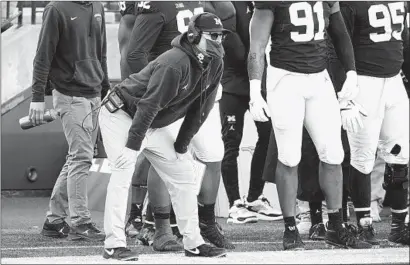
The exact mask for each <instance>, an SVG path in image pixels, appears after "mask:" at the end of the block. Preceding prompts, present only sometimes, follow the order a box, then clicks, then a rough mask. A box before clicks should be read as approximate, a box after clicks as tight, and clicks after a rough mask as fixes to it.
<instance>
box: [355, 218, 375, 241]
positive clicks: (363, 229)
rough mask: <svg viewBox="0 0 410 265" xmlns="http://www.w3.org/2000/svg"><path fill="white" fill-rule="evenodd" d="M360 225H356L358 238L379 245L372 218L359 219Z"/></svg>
mask: <svg viewBox="0 0 410 265" xmlns="http://www.w3.org/2000/svg"><path fill="white" fill-rule="evenodd" d="M359 222H360V225H359V227H358V232H357V233H358V238H359V239H360V240H362V241H365V242H367V243H369V244H371V245H373V246H376V245H379V241H377V239H376V231H375V230H374V228H373V225H372V218H371V217H367V218H366V217H365V218H362V219H360V221H359Z"/></svg>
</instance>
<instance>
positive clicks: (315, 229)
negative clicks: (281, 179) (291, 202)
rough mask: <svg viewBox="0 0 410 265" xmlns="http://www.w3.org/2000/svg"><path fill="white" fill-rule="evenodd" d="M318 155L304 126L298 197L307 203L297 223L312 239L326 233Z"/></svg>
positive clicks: (319, 237) (318, 238) (303, 232)
mask: <svg viewBox="0 0 410 265" xmlns="http://www.w3.org/2000/svg"><path fill="white" fill-rule="evenodd" d="M319 162H320V160H319V156H318V154H317V151H316V148H315V145H314V143H313V141H312V139H311V138H310V135H309V133H308V132H307V130H306V128H304V129H303V139H302V157H301V160H300V163H299V168H298V176H299V187H298V199H299V200H302V201H307V202H308V203H309V210H308V212H302V213H300V216H301V220H300V223H299V224H298V225H297V227H298V230H299V232H300V233H301V234H309V238H310V239H312V240H324V239H325V235H326V229H325V225H324V224H323V217H322V201H323V200H324V196H323V193H322V190H321V188H320V184H319Z"/></svg>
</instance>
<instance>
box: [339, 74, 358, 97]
mask: <svg viewBox="0 0 410 265" xmlns="http://www.w3.org/2000/svg"><path fill="white" fill-rule="evenodd" d="M358 93H359V87H358V85H357V74H356V72H355V71H349V72H347V73H346V80H345V82H344V83H343V87H342V90H341V91H340V92H339V93H337V96H338V97H339V100H352V99H354V98H355V97H356V96H357V94H358Z"/></svg>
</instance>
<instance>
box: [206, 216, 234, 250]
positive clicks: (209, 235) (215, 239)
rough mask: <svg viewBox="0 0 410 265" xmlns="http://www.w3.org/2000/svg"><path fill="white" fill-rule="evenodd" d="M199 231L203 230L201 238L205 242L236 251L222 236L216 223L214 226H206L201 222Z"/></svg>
mask: <svg viewBox="0 0 410 265" xmlns="http://www.w3.org/2000/svg"><path fill="white" fill-rule="evenodd" d="M199 229H200V230H201V236H202V237H203V238H204V240H205V241H208V242H210V243H212V244H214V245H215V246H217V247H219V248H225V249H235V246H234V245H233V244H232V243H231V242H230V241H229V240H228V239H227V238H226V237H225V236H224V235H223V234H222V231H220V229H219V227H218V226H217V222H216V221H215V223H213V224H205V223H203V222H201V221H200V222H199Z"/></svg>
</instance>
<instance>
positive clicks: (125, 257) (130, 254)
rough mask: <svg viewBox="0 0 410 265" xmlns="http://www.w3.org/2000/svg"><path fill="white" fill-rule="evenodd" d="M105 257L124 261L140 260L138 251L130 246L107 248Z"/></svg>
mask: <svg viewBox="0 0 410 265" xmlns="http://www.w3.org/2000/svg"><path fill="white" fill-rule="evenodd" d="M103 258H104V259H116V260H122V261H135V260H138V253H137V252H135V251H132V250H130V249H128V248H124V247H122V248H106V249H104V254H103Z"/></svg>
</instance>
